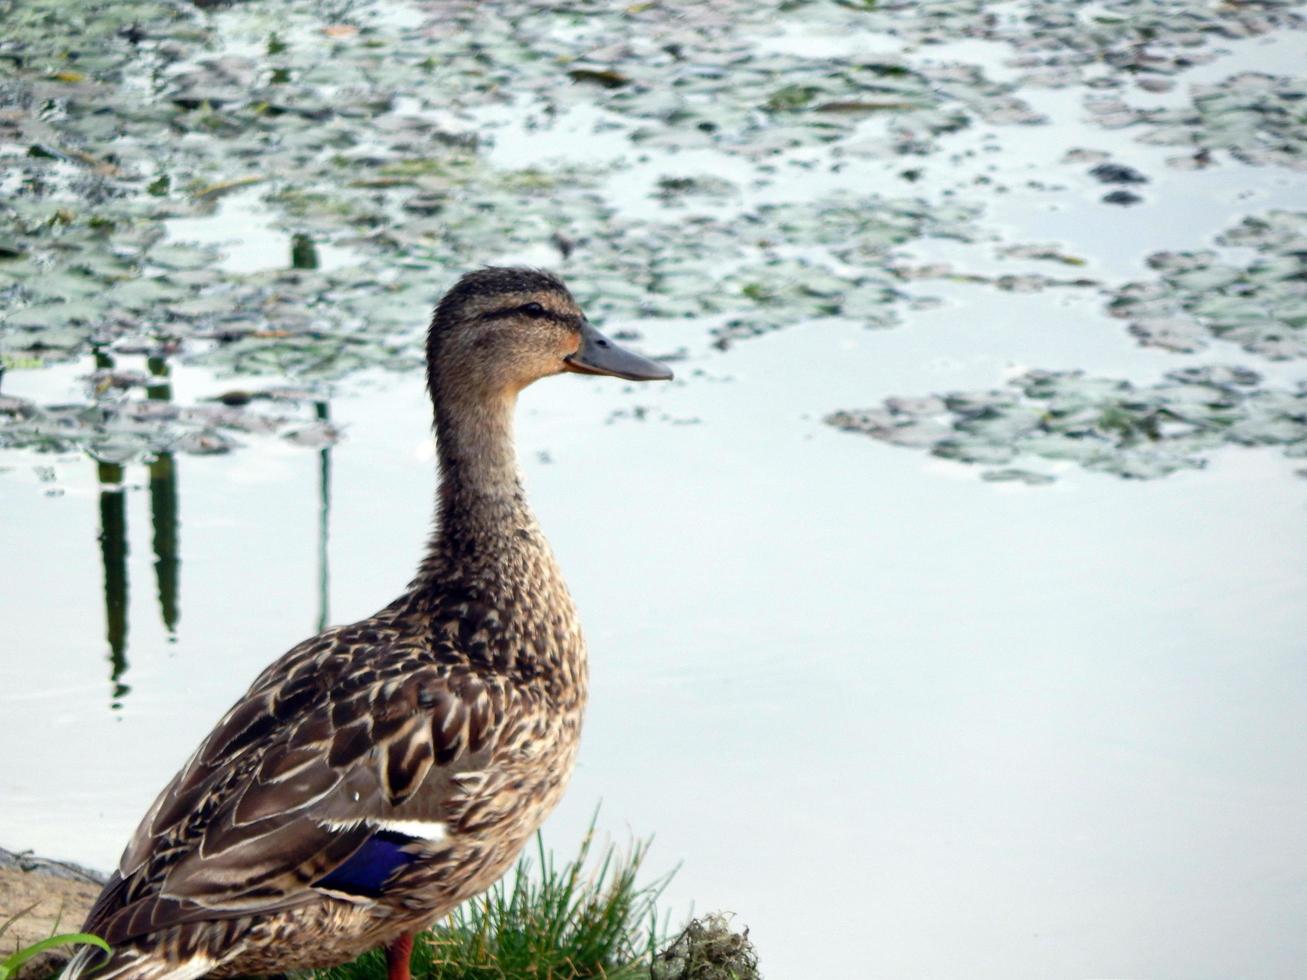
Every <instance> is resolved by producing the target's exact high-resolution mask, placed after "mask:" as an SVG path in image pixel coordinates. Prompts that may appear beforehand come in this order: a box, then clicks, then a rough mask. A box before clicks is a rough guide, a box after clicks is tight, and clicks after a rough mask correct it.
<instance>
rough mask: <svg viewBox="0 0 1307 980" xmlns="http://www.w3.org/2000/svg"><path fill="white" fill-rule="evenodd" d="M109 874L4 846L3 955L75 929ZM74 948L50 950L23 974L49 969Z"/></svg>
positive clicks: (0, 871)
mask: <svg viewBox="0 0 1307 980" xmlns="http://www.w3.org/2000/svg"><path fill="white" fill-rule="evenodd" d="M103 882H104V876H103V875H101V874H99V873H97V872H95V871H91V870H90V869H88V868H83V867H81V866H80V865H77V864H72V863H70V862H66V861H55V860H51V859H49V858H41V857H36V856H35V855H33V854H31V853H30V852H19V853H15V852H13V851H8V850H5V849H4V848H3V847H0V923H8V927H7V928H6V929H5V930H4V933H3V934H2V935H0V958H4V957H6V956H8V955H9V954H11V953H13V952H14V951H16V950H19V949H22V948H23V947H25V946H30V945H31V944H32V943H35V942H39V941H40V940H42V939H45V938H46V937H48V936H52V935H56V934H58V933H65V932H76V931H77V929H78V928H79V927H80V926H81V924H82V920H83V919H84V918H85V917H86V913H87V912H88V911H89V910H90V908H91V903H93V902H94V901H95V897H96V895H98V894H99V893H100V886H101V884H103ZM69 952H70V950H69V949H67V948H64V949H56V950H51V951H50V952H48V953H46V954H44V955H42V956H40V957H38V958H37V959H35V960H33V961H32V962H31V963H29V964H28V965H27V966H26V967H25V968H24V969H23V970H22V971H21V972H20V973H19V976H22V977H41V976H47V975H49V974H50V973H51V972H52V971H53V970H54V968H55V967H56V966H58V965H59V964H61V963H63V962H64V961H65V960H66V959H67V958H68V954H69Z"/></svg>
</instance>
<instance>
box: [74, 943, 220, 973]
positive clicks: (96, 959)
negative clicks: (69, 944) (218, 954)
mask: <svg viewBox="0 0 1307 980" xmlns="http://www.w3.org/2000/svg"><path fill="white" fill-rule="evenodd" d="M216 966H218V961H217V960H214V959H211V958H209V957H207V956H193V957H191V958H190V959H187V960H184V961H183V962H181V963H171V962H168V961H167V960H165V959H163V957H161V956H158V955H157V954H152V953H147V952H143V951H141V950H134V949H125V950H121V951H118V950H115V951H114V953H113V955H112V956H107V955H106V954H105V952H104V950H102V949H97V948H96V947H94V946H84V947H83V948H82V949H79V950H78V951H77V952H76V953H74V954H73V958H72V959H70V960H69V961H68V965H67V966H65V967H64V969H63V972H62V973H60V974H59V980H81V978H83V977H85V978H86V980H196V978H197V977H202V976H204V975H205V974H206V973H208V972H209V971H210V970H212V969H214V968H215V967H216Z"/></svg>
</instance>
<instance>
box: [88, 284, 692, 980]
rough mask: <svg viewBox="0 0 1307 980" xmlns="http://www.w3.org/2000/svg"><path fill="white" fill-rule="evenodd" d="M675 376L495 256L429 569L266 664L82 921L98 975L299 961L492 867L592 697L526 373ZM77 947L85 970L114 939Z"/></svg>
mask: <svg viewBox="0 0 1307 980" xmlns="http://www.w3.org/2000/svg"><path fill="white" fill-rule="evenodd" d="M563 371H579V372H582V373H586V374H611V375H616V376H617V377H619V378H627V379H629V380H632V381H646V380H665V379H669V378H671V376H672V374H671V372H670V371H668V370H667V369H666V368H665V367H663V366H662V365H660V364H657V363H654V362H653V361H649V360H646V359H645V358H643V357H640V356H638V355H636V354H633V353H631V352H629V351H626V350H623V349H622V348H620V347H618V346H616V345H615V344H613V343H612V342H611V341H609V340H607V339H606V338H605V337H603V336H602V335H601V334H600V333H599V332H598V331H596V330H595V329H594V328H593V327H591V326H590V324H589V323H588V322H587V321H586V319H585V316H584V315H583V314H582V313H581V311H580V309H578V307H577V305H576V303H575V301H574V300H573V299H572V296H571V294H570V293H569V292H568V291H567V288H566V287H565V286H564V285H563V284H562V283H561V282H560V281H559V280H558V279H556V278H554V277H553V276H552V275H549V274H547V273H544V272H538V271H534V270H530V269H482V270H480V271H478V272H473V273H470V274H468V275H466V276H464V277H463V278H462V279H461V280H460V281H459V282H458V284H457V285H455V286H454V288H453V289H451V290H450V291H449V293H448V294H447V295H446V296H445V297H444V298H443V299H442V300H441V301H440V304H439V306H438V307H437V308H436V313H435V317H434V318H433V320H432V323H431V328H430V331H429V333H428V335H427V382H428V386H429V388H430V391H431V399H432V401H433V403H434V404H435V413H436V434H437V440H438V443H437V450H438V454H439V460H440V492H439V501H438V507H437V521H438V524H437V530H436V533H435V536H434V538H433V540H432V541H431V544H430V546H429V550H428V552H427V555H426V558H425V559H424V560H423V562H422V564H421V567H420V569H419V571H418V575H417V577H416V578H415V579H414V581H413V583H412V584H411V585H410V586H409V588H408V591H406V592H405V593H404V594H403V595H402V596H400V597H399V598H398V599H396V600H395V601H394V602H392V603H391V604H390V605H389V606H387V607H386V608H385V609H383V610H381V611H380V612H379V613H377V614H376V615H375V616H372V617H370V618H368V619H365V620H363V621H361V622H358V623H354V624H353V625H351V626H339V627H334V628H332V629H328V630H326V631H325V632H323V633H320V634H318V635H317V636H315V637H313V638H311V639H309V640H306V641H304V642H303V643H301V644H300V645H299V646H297V647H295V648H294V649H292V650H291V651H290V652H289V653H287V654H286V655H285V656H283V657H282V658H281V659H280V660H278V661H276V662H275V663H273V664H272V665H271V666H270V667H268V668H267V669H266V670H265V671H264V672H263V673H262V674H261V675H260V676H259V678H258V679H257V680H256V681H255V682H254V685H253V687H251V688H250V689H249V691H248V692H247V693H246V694H245V696H244V697H242V698H241V699H240V700H239V701H238V702H237V703H236V705H235V706H234V707H233V708H232V709H231V710H230V711H228V712H227V714H226V715H225V716H224V717H223V718H222V720H221V721H220V722H219V723H218V726H217V727H216V728H215V729H214V730H213V732H212V733H211V734H210V735H209V736H208V738H206V739H205V740H204V742H203V743H201V745H200V747H199V749H198V750H197V751H196V753H195V755H193V756H192V757H191V759H190V761H189V762H187V764H186V765H185V766H184V767H183V769H182V770H181V772H179V773H178V774H177V775H176V776H175V777H174V778H173V780H172V782H171V783H170V784H169V785H168V787H167V788H166V789H165V790H164V791H163V793H161V794H160V796H159V798H158V799H157V800H155V802H154V805H153V806H152V807H151V808H150V811H149V812H148V813H147V814H146V815H145V819H144V820H142V821H141V825H140V827H139V828H138V829H137V831H136V834H135V836H134V837H133V838H132V840H131V842H130V843H129V844H128V845H127V849H126V851H124V853H123V856H122V860H121V862H120V863H119V865H118V870H117V871H116V872H115V873H114V874H113V876H112V877H111V878H110V879H109V881H108V883H107V884H106V885H105V887H104V891H103V892H102V893H101V895H100V897H99V900H98V901H97V902H96V903H95V906H94V908H92V910H91V912H90V915H89V916H88V917H87V920H86V924H85V926H84V927H83V928H84V930H85V931H87V932H92V933H95V934H97V935H100V936H102V937H103V938H104V939H105V940H107V941H108V942H109V943H110V944H111V945H112V946H113V947H114V951H113V955H112V956H111V957H109V958H108V961H107V963H106V964H105V965H104V968H103V969H102V970H99V971H97V974H96V976H97V980H100V978H104V980H108V978H112V977H119V978H126V977H134V978H151V980H153V978H163V977H168V978H190V977H200V976H205V975H212V976H219V977H223V976H236V975H241V974H269V973H282V972H285V971H287V970H295V969H304V968H310V967H322V966H329V965H332V964H336V963H341V962H343V961H346V960H349V959H351V958H353V957H354V956H356V955H358V954H359V953H361V952H363V951H364V950H367V949H371V948H373V947H376V946H385V948H386V952H387V959H388V961H389V964H390V976H391V978H407V977H408V961H409V952H410V949H411V946H412V941H413V935H414V933H415V932H417V931H418V930H421V929H425V928H426V927H428V926H430V925H431V924H432V923H434V922H435V921H436V920H437V919H439V918H440V917H441V916H443V915H445V914H446V913H447V912H449V911H450V910H451V909H453V908H454V906H456V905H457V904H458V903H459V902H462V901H463V900H464V899H466V898H469V897H470V896H473V895H476V894H478V893H479V892H481V891H483V890H485V889H486V888H487V887H489V886H490V885H491V883H493V882H494V881H495V880H496V879H497V878H499V876H500V875H501V874H503V872H504V871H505V870H506V869H507V868H508V867H509V866H510V864H512V862H513V860H514V859H515V858H516V856H517V854H518V852H519V851H520V850H521V848H522V846H523V844H524V843H525V842H526V841H527V839H528V838H529V837H530V836H531V834H532V833H533V832H534V831H535V829H536V828H537V827H538V826H539V825H540V823H541V821H542V820H543V819H544V818H545V815H546V814H548V813H549V811H550V809H552V808H553V806H554V804H555V803H557V801H558V799H559V797H560V795H561V794H562V792H563V786H564V784H565V783H566V782H567V778H568V775H569V773H570V771H571V769H572V763H573V760H574V759H575V757H576V750H577V742H578V738H579V735H580V730H581V711H582V708H583V706H584V704H585V698H586V662H585V648H584V645H583V644H582V640H581V631H580V628H579V626H578V624H577V619H576V611H575V609H574V608H573V606H572V600H571V598H570V597H569V596H568V592H567V587H566V586H565V585H564V584H563V579H562V576H561V575H560V574H559V571H558V566H557V565H556V564H555V562H554V558H553V556H552V554H551V553H550V551H549V546H548V545H547V544H546V542H545V539H544V535H543V534H541V532H540V528H539V526H538V525H537V524H536V521H535V518H534V517H533V516H532V514H531V511H530V509H529V508H528V507H527V504H526V499H525V497H524V496H523V492H522V486H521V483H520V480H519V476H518V471H517V464H516V460H515V457H514V453H513V441H512V419H513V407H514V403H515V401H516V399H517V393H518V392H519V391H521V390H522V389H523V388H524V387H526V386H527V385H529V384H530V383H531V382H533V381H535V380H537V379H538V378H543V377H546V376H548V375H551V374H559V373H561V372H563ZM97 956H99V957H103V954H97V953H96V952H95V951H93V950H86V951H84V952H82V953H79V954H78V955H77V956H76V957H75V958H74V959H73V961H72V963H70V965H69V967H68V969H67V970H66V971H65V974H64V975H65V977H69V978H75V977H77V976H78V975H79V974H80V973H81V972H82V971H83V970H84V969H86V968H87V967H88V966H91V965H92V964H94V963H95V961H96V958H97Z"/></svg>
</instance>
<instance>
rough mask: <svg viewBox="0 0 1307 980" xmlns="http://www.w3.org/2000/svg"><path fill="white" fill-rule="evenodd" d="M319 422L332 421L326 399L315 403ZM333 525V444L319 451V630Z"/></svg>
mask: <svg viewBox="0 0 1307 980" xmlns="http://www.w3.org/2000/svg"><path fill="white" fill-rule="evenodd" d="M313 408H314V412H315V414H316V415H317V418H318V421H319V422H329V421H331V405H330V404H329V403H328V402H325V401H319V402H314V403H313ZM330 527H331V445H330V444H327V445H325V446H323V447H322V449H321V450H320V451H319V452H318V632H319V633H320V632H322V631H323V630H324V629H326V628H327V616H328V609H327V600H328V596H329V594H330V589H329V588H328V580H329V577H330V569H329V567H328V564H327V563H328V556H327V533H328V531H329V530H330Z"/></svg>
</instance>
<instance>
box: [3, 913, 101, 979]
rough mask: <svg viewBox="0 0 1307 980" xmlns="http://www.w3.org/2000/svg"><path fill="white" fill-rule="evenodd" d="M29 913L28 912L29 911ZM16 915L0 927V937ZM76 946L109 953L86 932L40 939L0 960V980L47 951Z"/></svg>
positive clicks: (98, 939) (96, 937)
mask: <svg viewBox="0 0 1307 980" xmlns="http://www.w3.org/2000/svg"><path fill="white" fill-rule="evenodd" d="M29 911H30V910H29ZM22 914H23V913H22V912H20V913H18V915H15V916H11V917H10V918H9V919H8V920H6V921H5V922H4V924H3V925H0V936H3V935H4V933H5V930H6V929H8V928H9V927H10V926H11V925H13V924H14V922H15V921H16V920H17V919H18V916H19V915H22ZM70 945H71V946H77V945H90V946H99V947H100V948H101V949H102V950H104V951H105V952H106V953H107V952H109V945H108V943H106V942H105V941H104V940H103V939H101V938H100V937H99V936H92V935H91V934H90V933H86V932H66V933H63V934H62V935H59V936H51V937H50V938H49V939H42V940H41V941H40V942H36V943H32V945H30V946H24V947H23V948H22V949H20V950H17V951H15V952H13V953H11V954H10V955H9V956H6V957H5V958H4V959H0V980H9V977H11V976H13V975H14V974H16V973H17V972H18V970H19V968H20V967H22V965H23V964H24V963H26V962H27V961H28V960H31V959H34V958H36V957H37V956H39V955H40V954H42V953H44V952H45V951H46V950H47V949H54V948H55V947H56V946H70Z"/></svg>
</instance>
